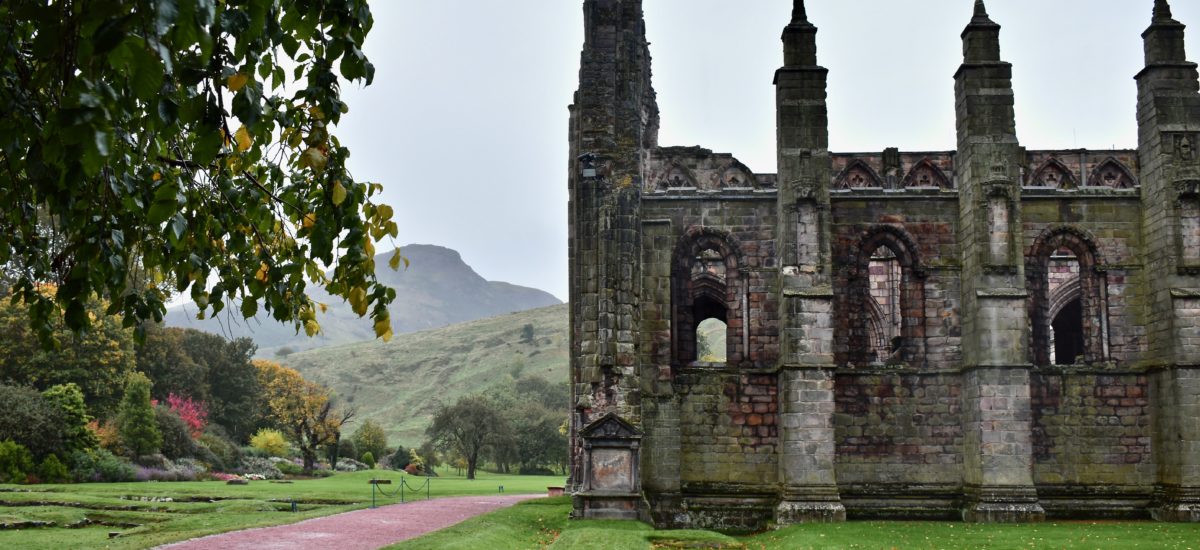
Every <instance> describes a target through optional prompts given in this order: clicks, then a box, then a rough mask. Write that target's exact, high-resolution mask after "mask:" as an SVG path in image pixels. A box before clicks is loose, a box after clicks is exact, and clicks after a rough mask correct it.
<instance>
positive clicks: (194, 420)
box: [167, 393, 208, 439]
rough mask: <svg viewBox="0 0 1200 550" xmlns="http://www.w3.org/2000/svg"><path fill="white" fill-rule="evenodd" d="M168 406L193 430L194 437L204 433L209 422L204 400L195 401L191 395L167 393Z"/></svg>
mask: <svg viewBox="0 0 1200 550" xmlns="http://www.w3.org/2000/svg"><path fill="white" fill-rule="evenodd" d="M167 406H168V407H170V409H171V410H172V411H175V414H178V415H179V418H182V419H183V421H184V422H185V423H187V425H188V429H189V430H191V432H192V438H193V439H195V438H198V437H200V435H201V434H203V433H204V426H206V425H207V424H208V407H206V406H205V405H204V402H203V401H194V400H193V399H192V398H191V397H184V396H179V395H175V394H174V393H171V394H167Z"/></svg>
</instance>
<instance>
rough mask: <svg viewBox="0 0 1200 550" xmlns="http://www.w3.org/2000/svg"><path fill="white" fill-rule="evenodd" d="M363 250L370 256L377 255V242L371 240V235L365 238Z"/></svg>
mask: <svg viewBox="0 0 1200 550" xmlns="http://www.w3.org/2000/svg"><path fill="white" fill-rule="evenodd" d="M363 250H364V251H366V253H367V257H368V258H374V257H375V243H374V242H372V241H371V238H370V237H367V238H365V239H363Z"/></svg>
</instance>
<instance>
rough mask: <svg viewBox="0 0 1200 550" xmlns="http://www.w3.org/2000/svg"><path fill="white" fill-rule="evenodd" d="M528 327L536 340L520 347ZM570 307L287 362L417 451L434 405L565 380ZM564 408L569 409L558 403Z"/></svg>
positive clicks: (317, 351) (312, 354) (306, 353)
mask: <svg viewBox="0 0 1200 550" xmlns="http://www.w3.org/2000/svg"><path fill="white" fill-rule="evenodd" d="M525 325H532V326H533V338H532V340H530V341H524V339H523V337H522V334H523V333H524V332H525V330H524V327H525ZM567 347H568V343H567V306H566V304H560V305H557V306H550V307H545V308H541V309H534V310H529V311H523V312H520V313H513V314H509V315H502V316H499V317H492V318H489V319H482V320H479V321H471V322H467V323H461V324H457V325H451V326H448V327H444V328H440V329H434V330H427V331H424V332H417V333H411V334H402V335H399V336H397V337H396V338H395V339H393V340H392V341H391V342H390V343H384V342H382V341H377V340H372V341H366V342H360V343H355V344H347V345H341V346H333V347H324V348H318V349H314V350H310V351H304V352H300V353H296V354H293V355H290V356H288V357H287V358H286V359H285V360H284V363H285V364H286V365H287V366H289V367H292V368H295V369H297V370H299V371H300V372H301V373H302V374H304V377H305V378H308V379H311V380H316V381H319V382H321V383H323V384H326V385H328V386H329V387H331V388H333V389H334V390H335V391H336V392H337V393H338V395H339V396H341V397H342V398H344V399H345V400H346V401H349V402H350V403H351V404H352V405H354V406H356V407H358V410H359V416H358V419H359V420H360V421H361V420H363V419H366V418H370V419H373V420H375V421H377V422H379V423H380V424H381V425H383V426H384V429H385V430H387V431H388V436H389V440H390V442H391V443H392V444H396V443H400V444H403V445H406V446H413V445H417V444H419V443H420V442H421V441H422V440H423V439H424V431H425V426H427V425H428V423H429V421H430V418H431V417H432V416H433V412H434V410H435V409H436V408H437V406H438V404H439V403H453V402H454V401H455V400H456V399H458V398H459V397H460V396H463V395H467V394H471V393H476V392H481V391H486V390H487V389H488V388H489V387H491V386H494V385H496V384H498V383H501V382H505V383H507V382H509V381H511V379H513V378H517V377H528V376H540V377H543V378H545V379H547V380H549V381H552V382H562V383H566V381H567ZM563 406H564V408H565V407H566V404H565V403H564V404H563Z"/></svg>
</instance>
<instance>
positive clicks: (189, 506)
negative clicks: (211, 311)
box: [0, 470, 563, 549]
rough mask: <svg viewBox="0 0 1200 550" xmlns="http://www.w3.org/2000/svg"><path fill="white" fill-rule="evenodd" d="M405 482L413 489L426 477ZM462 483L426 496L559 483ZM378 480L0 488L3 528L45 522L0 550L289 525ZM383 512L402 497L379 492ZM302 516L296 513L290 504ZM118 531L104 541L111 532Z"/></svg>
mask: <svg viewBox="0 0 1200 550" xmlns="http://www.w3.org/2000/svg"><path fill="white" fill-rule="evenodd" d="M403 477H405V478H406V479H407V480H408V482H409V484H410V485H413V486H417V485H420V483H422V482H423V481H424V478H414V477H411V476H403ZM477 477H478V479H476V480H473V481H468V480H467V479H465V478H463V477H461V476H456V475H443V477H438V478H434V479H433V481H432V485H431V490H430V496H431V497H432V498H439V497H449V496H468V495H491V494H496V493H498V492H499V486H501V485H503V486H504V491H505V493H520V494H528V493H542V494H544V493H545V491H546V487H547V486H550V485H562V482H563V478H561V477H558V476H514V475H499V474H491V473H487V472H478V474H477ZM371 478H383V479H390V480H392V483H393V484H392V485H387V486H384V487H383V488H384V489H385V490H387V491H388V493H389V494H391V493H392V492H394V491H396V490H397V489H398V485H396V483H398V482H399V480H400V479H401V478H402V475H401V474H400V473H399V472H392V471H384V470H373V471H368V472H354V473H339V474H337V475H334V476H332V477H328V478H324V479H312V480H296V481H294V482H293V483H271V482H267V481H252V482H250V484H249V485H226V484H225V483H222V482H218V481H197V482H179V483H154V482H149V483H85V484H69V485H0V524H20V523H22V522H52V524H53V525H52V526H48V527H24V528H17V529H4V530H0V548H21V549H42V548H45V549H62V548H114V549H130V548H150V547H154V546H158V545H160V544H166V543H169V542H177V541H181V540H187V539H191V538H195V537H201V536H205V535H212V534H216V533H224V532H227V531H235V530H238V529H247V528H251V527H265V526H270V525H280V524H285V523H294V522H297V521H302V520H305V519H309V518H314V517H320V516H327V515H331V514H337V513H341V512H347V511H350V510H357V509H362V508H366V507H368V506H370V505H371V487H370V484H369V483H368V480H370V479H371ZM406 497H407V498H406V500H413V499H414V498H415V499H424V498H425V494H424V492H423V491H422V492H421V493H419V494H416V495H414V494H412V493H411V492H407V491H406ZM376 498H377V504H378V505H380V506H383V505H388V504H394V503H397V502H399V496H398V495H397V496H395V497H384V496H381V495H377V497H376ZM293 501H295V502H296V506H297V508H298V509H299V511H298V512H295V513H293V512H292V511H291V509H292V502H293ZM110 532H115V533H120V535H119V536H117V537H115V538H109V533H110Z"/></svg>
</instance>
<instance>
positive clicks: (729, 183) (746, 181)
mask: <svg viewBox="0 0 1200 550" xmlns="http://www.w3.org/2000/svg"><path fill="white" fill-rule="evenodd" d="M718 185H719V187H721V188H723V189H757V188H758V178H755V177H754V172H751V171H750V169H749V168H746V165H744V164H742V163H741V162H739V161H738V160H737V159H734V161H733V163H731V164H730V165H729V166H727V167H725V170H724V171H723V172H721V181H720V182H719V184H718Z"/></svg>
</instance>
